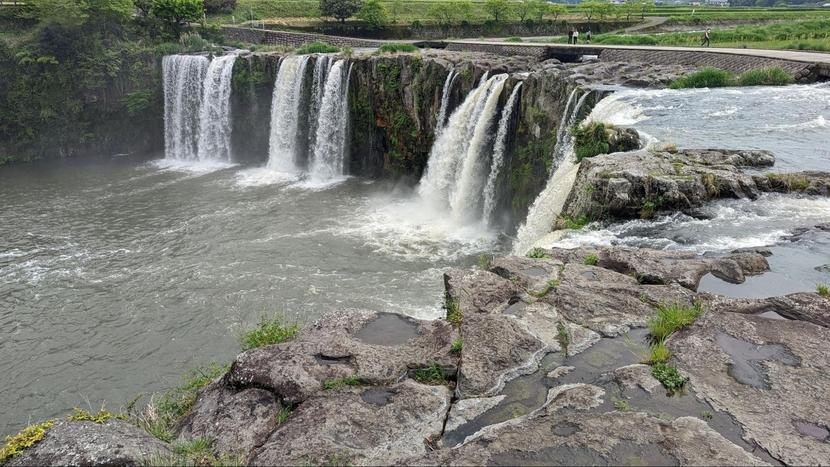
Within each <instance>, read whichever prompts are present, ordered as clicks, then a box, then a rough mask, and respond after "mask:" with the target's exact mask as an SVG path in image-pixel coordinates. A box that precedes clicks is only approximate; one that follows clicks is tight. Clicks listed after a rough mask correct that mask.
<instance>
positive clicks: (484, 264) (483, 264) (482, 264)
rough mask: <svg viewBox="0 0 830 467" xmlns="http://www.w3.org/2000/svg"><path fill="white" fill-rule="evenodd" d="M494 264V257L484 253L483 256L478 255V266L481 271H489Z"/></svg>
mask: <svg viewBox="0 0 830 467" xmlns="http://www.w3.org/2000/svg"><path fill="white" fill-rule="evenodd" d="M492 262H493V255H488V254H486V253H482V254H480V255H478V258H477V259H476V264H477V265H478V268H479V269H485V270H486V269H489V268H490V263H492Z"/></svg>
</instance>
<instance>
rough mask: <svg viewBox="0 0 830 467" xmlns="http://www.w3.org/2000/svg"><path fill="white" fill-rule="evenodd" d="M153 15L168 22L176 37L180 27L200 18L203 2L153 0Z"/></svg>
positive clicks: (197, 0)
mask: <svg viewBox="0 0 830 467" xmlns="http://www.w3.org/2000/svg"><path fill="white" fill-rule="evenodd" d="M152 12H153V16H155V17H156V18H158V19H160V20H162V21H165V22H166V23H168V24H169V25H170V26H171V27H172V29H173V33H174V34H175V35H176V37H179V35H181V31H182V27H183V26H185V25H186V24H187V23H189V22H191V21H198V20H200V19H202V15H203V14H204V12H205V4H204V2H203V1H202V0H153V9H152Z"/></svg>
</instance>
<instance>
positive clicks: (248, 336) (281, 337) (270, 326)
mask: <svg viewBox="0 0 830 467" xmlns="http://www.w3.org/2000/svg"><path fill="white" fill-rule="evenodd" d="M299 330H300V326H299V325H298V324H296V323H293V324H283V322H282V319H281V318H279V317H273V318H266V317H264V316H263V317H262V318H260V320H259V324H257V326H256V327H255V328H254V329H251V330H250V331H246V332H245V333H243V334H242V336H241V337H240V338H239V344H240V345H241V346H242V350H250V349H256V348H258V347H265V346H266V345H272V344H279V343H280V342H285V341H287V340H289V339H291V338H293V337H294V335H296V334H297V332H298V331H299Z"/></svg>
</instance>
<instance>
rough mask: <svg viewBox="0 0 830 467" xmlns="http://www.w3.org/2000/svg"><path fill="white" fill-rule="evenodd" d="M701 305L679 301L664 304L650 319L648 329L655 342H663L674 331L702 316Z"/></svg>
mask: <svg viewBox="0 0 830 467" xmlns="http://www.w3.org/2000/svg"><path fill="white" fill-rule="evenodd" d="M701 311H702V310H701V308H700V305H693V306H686V305H681V304H679V303H673V304H668V305H667V304H662V305H659V306H658V307H657V315H656V316H653V317H652V318H651V319H650V320H649V321H648V329H649V332H651V337H652V339H653V340H654V341H655V342H663V341H665V340H666V338H667V337H669V336H670V335H671V334H672V333H674V332H676V331H678V330H679V329H681V328H683V327H684V326H688V325H690V324H692V323H693V322H694V321H695V319H696V318H697V317H698V316H700V313H701Z"/></svg>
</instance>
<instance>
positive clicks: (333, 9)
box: [320, 0, 361, 23]
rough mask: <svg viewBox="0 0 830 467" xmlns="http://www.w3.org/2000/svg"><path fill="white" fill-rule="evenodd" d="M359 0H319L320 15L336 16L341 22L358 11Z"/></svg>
mask: <svg viewBox="0 0 830 467" xmlns="http://www.w3.org/2000/svg"><path fill="white" fill-rule="evenodd" d="M360 7H361V2H360V0H320V15H321V16H330V17H333V18H337V19H338V20H340V22H341V23H343V22H345V21H346V18H348V17H350V16H353V15H354V14H355V13H357V12H358V11H360Z"/></svg>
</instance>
